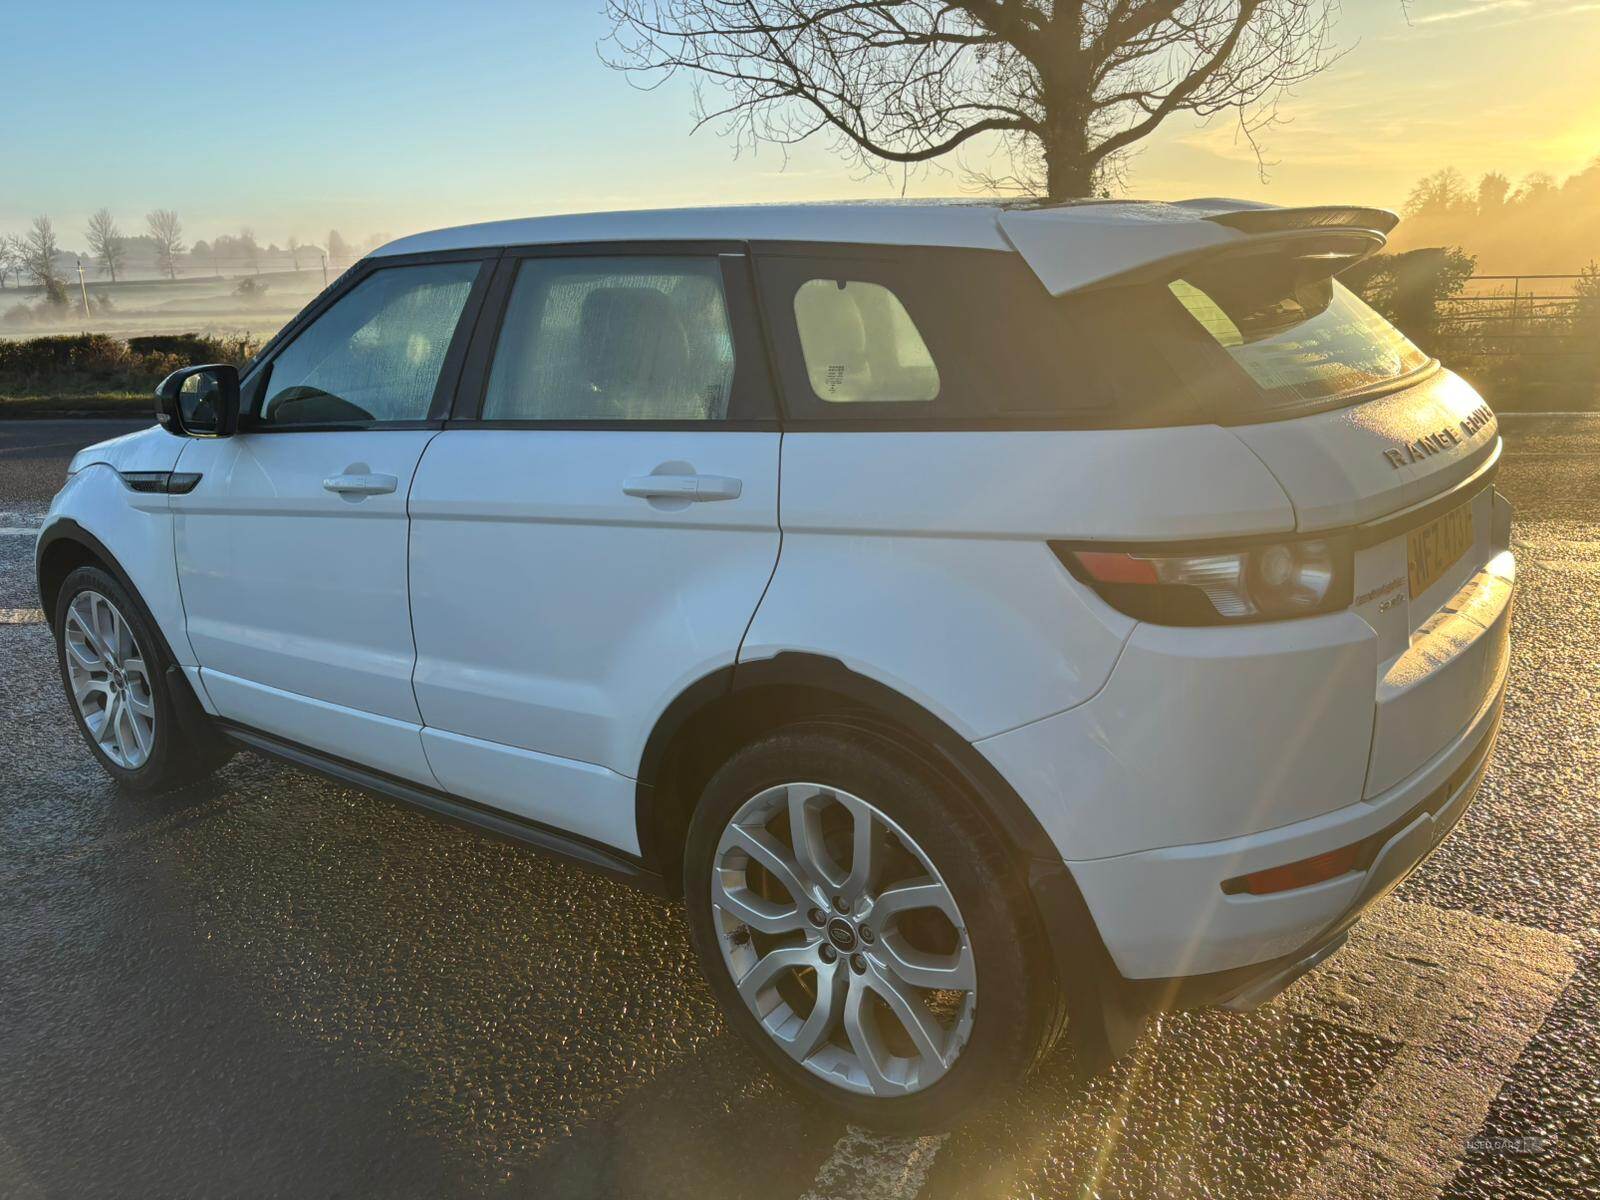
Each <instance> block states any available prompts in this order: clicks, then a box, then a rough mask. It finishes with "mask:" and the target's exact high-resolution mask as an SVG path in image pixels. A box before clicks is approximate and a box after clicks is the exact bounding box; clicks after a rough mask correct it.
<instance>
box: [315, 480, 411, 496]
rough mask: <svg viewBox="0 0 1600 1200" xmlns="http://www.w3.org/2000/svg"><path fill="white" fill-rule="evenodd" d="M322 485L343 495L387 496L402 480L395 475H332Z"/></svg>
mask: <svg viewBox="0 0 1600 1200" xmlns="http://www.w3.org/2000/svg"><path fill="white" fill-rule="evenodd" d="M322 486H323V487H324V488H326V489H327V490H328V491H330V492H338V493H339V494H340V495H342V496H387V495H388V494H389V493H390V492H392V491H394V490H395V488H397V487H399V486H400V481H399V480H398V479H396V478H395V477H394V476H393V475H330V476H328V477H327V478H326V479H324V480H323V481H322Z"/></svg>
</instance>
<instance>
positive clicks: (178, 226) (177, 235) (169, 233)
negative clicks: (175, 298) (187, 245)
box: [144, 208, 184, 279]
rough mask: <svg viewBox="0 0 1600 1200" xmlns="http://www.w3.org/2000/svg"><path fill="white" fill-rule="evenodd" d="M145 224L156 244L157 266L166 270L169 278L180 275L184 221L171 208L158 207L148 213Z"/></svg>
mask: <svg viewBox="0 0 1600 1200" xmlns="http://www.w3.org/2000/svg"><path fill="white" fill-rule="evenodd" d="M144 222H145V225H146V226H148V228H149V230H150V237H151V238H152V239H153V240H154V241H155V244H156V266H157V268H159V269H160V270H162V271H164V272H166V276H167V278H168V279H176V278H177V277H178V255H180V254H182V253H183V250H184V245H183V222H181V221H179V220H178V214H177V213H175V212H173V211H172V210H171V209H170V208H158V209H156V210H155V212H152V213H146V214H145V218H144Z"/></svg>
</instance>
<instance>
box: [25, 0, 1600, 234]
mask: <svg viewBox="0 0 1600 1200" xmlns="http://www.w3.org/2000/svg"><path fill="white" fill-rule="evenodd" d="M599 7H600V6H599V3H598V0H563V2H559V3H558V2H556V0H524V2H522V3H515V4H512V3H482V2H475V0H458V2H456V3H452V4H449V5H441V4H418V3H396V2H393V0H385V2H383V3H366V2H363V3H334V2H329V0H320V2H317V3H310V2H302V0H285V2H281V3H273V4H246V3H229V4H222V5H219V4H216V3H214V2H212V0H167V2H165V3H161V4H159V5H151V6H139V7H137V8H132V7H129V6H127V5H126V4H124V3H120V2H119V3H99V2H96V3H79V4H73V5H70V6H69V5H61V4H42V3H34V4H27V5H16V6H13V7H12V8H11V9H10V11H9V12H8V16H7V35H8V36H7V41H8V42H9V44H10V45H11V47H12V50H13V52H12V53H10V54H8V55H7V56H6V59H7V61H6V67H5V70H4V72H3V73H0V95H4V96H5V97H6V99H7V105H6V107H7V110H8V111H9V112H11V113H13V114H21V119H18V118H16V117H13V118H12V119H8V120H7V121H6V122H4V124H3V126H0V179H3V185H0V231H3V230H8V229H9V230H20V229H21V228H22V227H23V226H24V225H25V224H26V223H27V222H28V220H30V219H31V218H32V217H33V216H34V215H35V214H39V213H45V214H48V215H50V216H51V217H52V218H53V220H54V221H55V223H56V226H57V228H58V229H61V230H63V231H71V232H70V236H68V237H66V238H64V241H66V242H67V243H69V244H72V243H75V242H77V241H78V240H81V239H79V237H78V235H77V231H79V230H81V229H82V228H83V225H84V221H85V219H86V217H87V214H89V213H90V212H92V211H93V210H95V209H97V208H99V207H101V206H102V205H104V206H107V207H109V208H110V209H111V210H112V211H113V213H115V214H117V215H118V216H119V217H120V218H121V219H122V220H123V223H124V224H125V225H127V226H140V225H142V218H143V214H144V213H145V212H147V211H149V210H150V209H153V208H158V207H163V208H172V209H176V210H178V211H179V213H180V214H182V217H183V220H184V226H185V229H186V230H187V231H188V233H189V235H190V236H192V237H207V236H215V235H216V234H217V233H222V232H231V231H236V230H237V229H239V228H240V227H241V226H249V227H251V228H253V229H254V231H255V232H256V234H257V236H258V237H259V238H260V240H261V241H262V242H263V243H265V242H267V241H275V242H284V241H286V240H287V239H288V238H289V237H290V236H295V237H299V238H301V239H303V240H315V239H320V238H321V237H322V236H323V234H324V233H325V232H326V230H327V229H328V228H329V227H330V226H333V227H337V228H339V229H341V230H343V231H344V232H345V233H346V234H347V235H350V236H352V237H362V236H365V235H368V234H371V233H375V232H387V233H391V234H394V235H399V234H402V233H406V232H409V231H413V230H417V229H423V228H429V227H434V226H438V225H447V224H458V223H462V222H468V221H479V220H485V219H490V218H497V217H508V216H517V215H527V214H535V213H544V212H559V211H570V210H582V209H609V208H638V207H654V206H662V205H680V204H708V203H729V202H747V201H781V200H816V199H824V198H835V197H861V198H869V197H870V198H891V197H893V196H895V195H897V194H899V191H900V188H901V183H900V181H899V180H898V179H896V180H895V181H894V182H890V181H888V180H885V179H883V178H881V177H875V178H874V177H861V176H860V175H859V173H857V172H853V171H852V170H851V168H849V167H848V166H847V165H845V164H844V163H842V162H841V161H840V160H838V159H836V158H835V157H834V156H833V155H832V154H831V153H830V151H829V148H828V145H827V143H826V142H825V141H822V140H818V141H817V142H816V143H815V144H810V145H807V146H803V147H801V148H799V149H798V150H797V151H795V152H793V153H792V154H791V155H790V156H789V160H788V162H787V164H785V162H784V160H783V156H782V155H781V154H780V153H779V152H778V151H777V150H776V149H772V148H766V149H763V150H762V151H761V152H759V153H757V154H749V153H745V154H743V155H739V156H736V155H735V154H734V152H733V148H732V146H731V145H730V144H729V143H728V142H727V141H725V140H724V139H722V138H721V137H719V136H718V135H717V134H716V133H715V132H714V131H712V130H710V129H706V130H702V131H700V132H699V133H696V134H694V135H693V136H691V126H692V116H691V103H690V96H689V89H688V87H687V84H686V83H681V82H673V83H669V84H668V85H667V86H665V87H663V88H661V89H659V90H657V91H654V92H647V91H641V90H638V89H637V88H635V87H633V86H630V84H629V82H628V80H627V79H626V78H624V77H623V76H621V75H619V74H618V73H616V72H614V71H612V70H609V69H607V68H606V67H605V66H604V65H603V64H602V63H601V62H600V60H599V57H598V55H597V52H596V42H597V40H598V39H600V38H602V37H603V36H604V35H605V34H606V33H607V31H608V28H609V26H608V24H607V22H606V20H605V18H604V17H603V16H602V15H601V14H600V12H599ZM1408 7H1409V12H1408V11H1407V6H1403V5H1402V3H1401V0H1345V3H1344V6H1343V12H1342V16H1341V18H1340V22H1339V25H1338V28H1337V31H1336V34H1335V38H1336V40H1337V42H1338V43H1339V44H1340V45H1341V46H1343V47H1346V48H1347V49H1348V53H1347V54H1346V55H1345V57H1344V58H1343V59H1341V60H1340V61H1339V62H1338V63H1337V64H1336V65H1334V66H1333V67H1332V68H1331V69H1330V70H1329V71H1327V72H1326V73H1325V74H1324V75H1322V76H1320V77H1319V78H1317V79H1316V80H1314V81H1312V82H1310V83H1307V84H1305V85H1303V86H1301V87H1300V88H1299V89H1298V93H1297V94H1296V95H1295V96H1294V97H1292V98H1291V99H1290V100H1289V101H1288V102H1287V103H1286V104H1285V105H1284V107H1283V117H1284V122H1283V124H1281V125H1279V126H1278V127H1276V128H1275V129H1273V130H1271V131H1270V132H1268V133H1267V134H1266V136H1265V139H1264V142H1265V147H1266V152H1267V156H1268V158H1269V159H1270V160H1271V162H1272V163H1273V164H1274V165H1272V166H1270V167H1269V170H1268V177H1267V181H1266V182H1263V181H1262V180H1261V179H1260V177H1259V175H1258V171H1257V165H1256V161H1255V157H1254V155H1253V153H1252V151H1251V149H1250V146H1249V145H1248V143H1247V142H1245V141H1244V140H1243V139H1241V138H1240V137H1238V136H1237V133H1236V129H1235V126H1234V124H1233V123H1232V122H1231V121H1230V120H1229V119H1227V118H1220V117H1219V118H1217V119H1215V120H1214V121H1212V122H1211V123H1210V124H1208V125H1199V124H1196V123H1195V122H1194V121H1193V120H1192V119H1189V118H1184V117H1179V118H1175V119H1174V120H1172V121H1171V122H1169V123H1168V124H1167V125H1166V126H1165V127H1164V128H1163V129H1162V130H1161V132H1159V133H1158V134H1157V135H1156V136H1155V137H1153V138H1152V139H1150V140H1149V141H1148V142H1147V143H1146V144H1145V146H1144V148H1143V149H1142V150H1141V151H1140V152H1139V153H1138V154H1137V155H1136V156H1135V157H1134V158H1133V159H1132V160H1131V161H1130V163H1129V164H1128V169H1127V173H1126V182H1125V184H1124V186H1123V188H1122V191H1123V193H1124V194H1128V195H1134V196H1147V197H1156V198H1176V197H1180V196H1194V195H1229V196H1239V197H1247V198H1253V199H1262V200H1267V201H1271V202H1276V203H1284V204H1295V203H1313V202H1327V201H1348V202H1360V203H1373V204H1380V205H1385V206H1389V207H1395V206H1398V205H1399V204H1400V203H1401V202H1402V201H1403V200H1404V198H1405V195H1406V192H1407V190H1408V189H1409V187H1410V186H1411V184H1412V183H1413V182H1415V180H1416V179H1417V178H1418V177H1420V176H1422V175H1424V174H1427V173H1429V172H1431V171H1434V170H1437V169H1438V168H1440V167H1444V166H1455V167H1457V168H1459V169H1460V170H1461V171H1462V172H1463V173H1465V174H1466V175H1467V176H1468V177H1469V178H1470V177H1476V176H1477V175H1479V174H1481V173H1482V172H1484V171H1489V170H1498V171H1501V172H1504V173H1505V174H1507V175H1509V176H1510V177H1511V178H1512V179H1513V180H1516V179H1518V178H1520V177H1521V176H1523V175H1526V174H1527V173H1529V172H1532V171H1548V172H1550V173H1552V174H1553V175H1555V176H1557V177H1558V178H1560V177H1565V176H1566V175H1568V174H1570V173H1572V172H1573V171H1576V170H1577V169H1579V168H1580V167H1581V166H1582V165H1583V164H1584V163H1586V162H1588V161H1589V160H1591V159H1593V158H1595V157H1596V156H1597V155H1600V0H1411V3H1410V5H1409V6H1408ZM20 47H28V48H29V50H28V53H26V54H23V53H19V52H17V49H18V48H20ZM969 158H972V159H975V160H979V165H985V164H983V163H982V162H981V159H982V155H981V154H979V155H973V156H969ZM905 190H906V192H907V194H910V195H920V196H926V195H952V194H959V193H961V192H962V190H963V182H962V179H961V177H960V175H959V174H958V173H953V172H942V171H939V170H932V171H926V172H924V173H922V174H921V175H919V176H914V177H912V178H911V179H910V180H909V181H908V182H907V183H906V185H905Z"/></svg>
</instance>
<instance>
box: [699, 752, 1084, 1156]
mask: <svg viewBox="0 0 1600 1200" xmlns="http://www.w3.org/2000/svg"><path fill="white" fill-rule="evenodd" d="M791 785H792V786H791ZM797 812H798V813H799V814H800V818H799V819H800V828H802V830H804V837H803V839H802V840H801V841H800V842H797V840H796V836H795V833H794V829H795V827H796V826H795V819H796V813H797ZM841 814H842V816H841ZM863 824H864V825H865V828H866V829H867V830H868V831H871V838H872V840H871V842H870V843H869V844H870V845H871V846H872V847H873V849H872V851H871V853H869V854H868V855H867V856H866V861H867V862H868V863H869V864H870V865H872V870H871V871H869V872H867V873H866V875H867V876H868V877H866V878H863V872H861V871H858V870H856V868H857V865H858V859H857V855H856V851H855V850H854V846H855V845H856V844H857V842H856V841H855V838H856V835H857V834H858V833H860V832H861V831H862V829H863ZM797 844H799V845H802V846H803V847H821V849H820V851H818V850H812V849H804V848H803V849H802V850H801V851H799V852H797V851H796V849H795V847H796V845H797ZM846 863H848V864H849V866H848V867H847V866H846V865H845V864H846ZM808 865H809V869H808ZM930 868H931V870H930ZM873 876H875V877H873ZM914 880H920V881H921V882H918V883H915V884H913V882H912V881H914ZM819 881H820V882H822V883H823V884H824V887H823V889H822V890H818V889H817V887H816V886H815V885H816V884H817V883H818V882H819ZM911 886H915V887H917V888H918V891H917V892H915V893H912V892H910V891H909V890H908V889H909V888H910V887H911ZM939 888H942V894H941V893H940V891H939ZM796 890H798V891H799V892H800V893H801V894H802V895H803V896H804V898H805V899H804V901H802V902H796V901H795V900H794V899H793V898H792V897H793V895H794V893H795V891H796ZM684 892H685V898H686V901H687V904H688V912H689V927H690V933H691V937H692V940H693V942H694V945H695V949H696V952H697V953H698V955H699V958H700V964H701V968H702V970H703V971H704V972H705V975H706V978H707V979H708V980H709V981H710V984H711V987H712V990H713V991H714V992H715V993H716V996H717V999H718V1001H719V1003H720V1004H721V1006H722V1008H723V1011H724V1012H725V1014H726V1015H727V1018H728V1020H729V1022H730V1023H731V1024H732V1025H733V1027H734V1028H735V1029H737V1030H738V1031H739V1032H740V1034H741V1035H742V1036H744V1037H745V1038H746V1040H748V1041H749V1042H750V1044H751V1045H752V1046H753V1047H754V1048H755V1050H756V1051H757V1053H758V1054H760V1055H761V1056H762V1058H763V1059H764V1060H765V1061H766V1062H767V1063H768V1064H769V1065H770V1067H771V1068H772V1070H773V1071H774V1073H775V1074H776V1075H777V1076H778V1077H779V1078H780V1079H782V1080H784V1081H785V1082H786V1083H788V1084H790V1085H791V1086H793V1087H796V1088H798V1089H800V1090H802V1091H803V1092H806V1093H809V1094H810V1095H812V1096H816V1097H820V1098H821V1099H823V1100H825V1101H827V1102H828V1103H829V1104H831V1105H833V1106H834V1107H836V1108H837V1109H839V1110H840V1111H841V1112H842V1113H843V1114H844V1115H845V1116H846V1117H847V1118H848V1119H850V1120H852V1121H856V1122H859V1123H862V1124H866V1125H871V1126H875V1127H878V1128H882V1129H888V1130H893V1131H896V1132H913V1131H916V1132H921V1131H927V1130H934V1129H941V1128H948V1127H949V1126H951V1125H952V1124H954V1123H956V1122H957V1121H959V1120H960V1119H962V1118H963V1117H964V1116H966V1115H967V1114H968V1113H970V1112H971V1111H973V1110H975V1109H976V1108H978V1107H979V1106H981V1105H982V1104H983V1103H984V1102H985V1101H987V1100H989V1099H990V1098H992V1097H994V1096H996V1095H1003V1094H1006V1093H1008V1092H1009V1091H1010V1090H1012V1089H1013V1088H1014V1087H1015V1085H1016V1084H1017V1083H1018V1082H1019V1081H1020V1080H1021V1079H1022V1078H1023V1077H1024V1076H1025V1075H1026V1074H1027V1073H1028V1072H1029V1071H1030V1070H1031V1069H1032V1068H1033V1067H1034V1066H1035V1065H1036V1064H1037V1063H1038V1062H1039V1061H1040V1059H1042V1058H1043V1056H1044V1055H1045V1054H1046V1052H1048V1050H1049V1049H1050V1047H1051V1045H1052V1044H1053V1042H1054V1040H1055V1038H1056V1035H1057V1034H1058V1033H1059V1031H1060V1020H1059V1014H1060V1013H1061V1011H1062V1008H1061V1004H1060V998H1059V996H1058V994H1057V993H1058V989H1057V986H1056V984H1055V976H1054V970H1053V963H1052V961H1051V958H1050V953H1049V950H1048V947H1047V943H1046V941H1045V937H1044V932H1043V929H1042V927H1041V924H1040V921H1039V918H1038V915H1037V913H1036V911H1035V909H1034V907H1033V903H1032V900H1031V897H1030V896H1029V895H1028V893H1027V891H1026V888H1025V886H1024V884H1023V882H1022V880H1021V877H1020V875H1019V872H1018V870H1017V868H1016V866H1015V863H1014V861H1013V858H1012V856H1011V854H1010V853H1009V852H1008V850H1007V848H1006V846H1005V844H1004V843H1003V842H1002V840H1001V839H1000V837H999V836H998V835H997V834H996V833H995V832H994V831H993V830H992V829H991V828H990V826H989V825H988V823H987V822H986V821H985V820H984V819H983V818H982V817H981V815H980V814H979V813H978V812H977V811H975V807H974V805H973V803H972V802H971V801H969V800H968V799H967V798H966V797H965V795H964V794H963V793H962V792H960V791H959V790H958V789H956V788H954V787H952V786H950V785H949V784H947V783H946V782H944V781H942V780H940V779H938V778H936V777H935V776H934V774H933V773H932V772H931V771H930V770H929V769H928V768H927V767H926V766H924V765H923V764H922V763H921V762H919V760H918V759H917V758H916V757H914V756H913V755H911V754H908V753H906V752H905V751H903V750H901V749H900V748H899V747H898V746H896V744H895V743H893V742H892V741H890V740H889V739H887V738H885V737H882V736H880V735H878V734H875V733H872V732H867V731H863V730H860V729H857V728H853V727H850V726H846V725H843V724H832V723H828V722H815V723H808V724H805V725H798V726H795V727H792V728H789V729H785V730H781V731H779V732H776V733H773V734H771V735H769V736H767V737H765V738H763V739H762V740H760V741H757V742H755V743H753V744H751V745H749V746H747V747H745V748H744V749H742V750H740V751H738V752H737V753H735V754H734V755H733V756H732V757H731V758H730V759H729V760H728V761H727V762H726V763H725V764H724V765H723V766H722V767H721V768H720V769H719V770H718V771H717V772H716V773H715V775H713V776H712V778H711V780H710V782H709V783H708V784H707V785H706V788H705V791H704V793H703V795H702V797H701V800H700V804H699V805H698V807H697V809H696V811H695V813H694V816H693V819H692V820H691V822H690V828H689V835H688V840H687V844H686V846H685V851H684ZM835 894H837V895H838V897H839V899H841V900H842V901H843V902H844V908H843V909H842V908H841V907H840V906H838V905H835V904H834V902H833V901H834V897H835ZM913 900H916V901H923V902H924V903H911V901H913ZM822 909H826V912H825V913H821V914H819V912H818V911H817V910H822ZM845 909H847V910H848V911H844V910H845ZM819 915H821V916H822V917H823V924H822V925H821V926H818V924H817V918H818V916H819ZM873 922H876V924H877V928H876V929H874V927H873ZM775 954H776V955H778V957H777V958H776V959H774V958H773V957H772V956H773V955H775ZM830 954H831V956H832V958H831V961H830V959H829V955H830ZM775 964H776V968H775ZM741 983H742V984H743V992H741ZM933 983H944V984H945V986H941V987H938V988H933V987H931V984H933ZM968 984H970V985H971V987H970V990H969V989H968V987H967V985H968ZM891 995H893V996H894V997H895V998H894V999H891ZM746 996H749V997H750V998H751V999H750V1001H749V1002H747V1000H746ZM824 996H826V1000H824ZM980 999H981V1003H979V1000H980ZM916 1002H920V1005H921V1007H920V1010H919V1009H917V1008H916V1007H915V1003H916ZM819 1010H820V1016H819ZM758 1012H759V1013H760V1014H761V1015H760V1016H758V1015H757V1014H758ZM908 1012H909V1013H911V1014H912V1020H911V1021H909V1022H908V1021H907V1020H906V1019H905V1017H904V1016H903V1015H902V1014H905V1013H908ZM919 1014H920V1016H919ZM930 1019H931V1023H930ZM914 1027H915V1028H917V1029H919V1030H920V1033H921V1036H917V1035H914V1034H913V1032H912V1030H913V1028H914Z"/></svg>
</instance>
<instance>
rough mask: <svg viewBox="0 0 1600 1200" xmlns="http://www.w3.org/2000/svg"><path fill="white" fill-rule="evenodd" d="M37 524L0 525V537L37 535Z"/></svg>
mask: <svg viewBox="0 0 1600 1200" xmlns="http://www.w3.org/2000/svg"><path fill="white" fill-rule="evenodd" d="M38 536H39V527H38V526H37V525H6V526H0V537H38Z"/></svg>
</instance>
